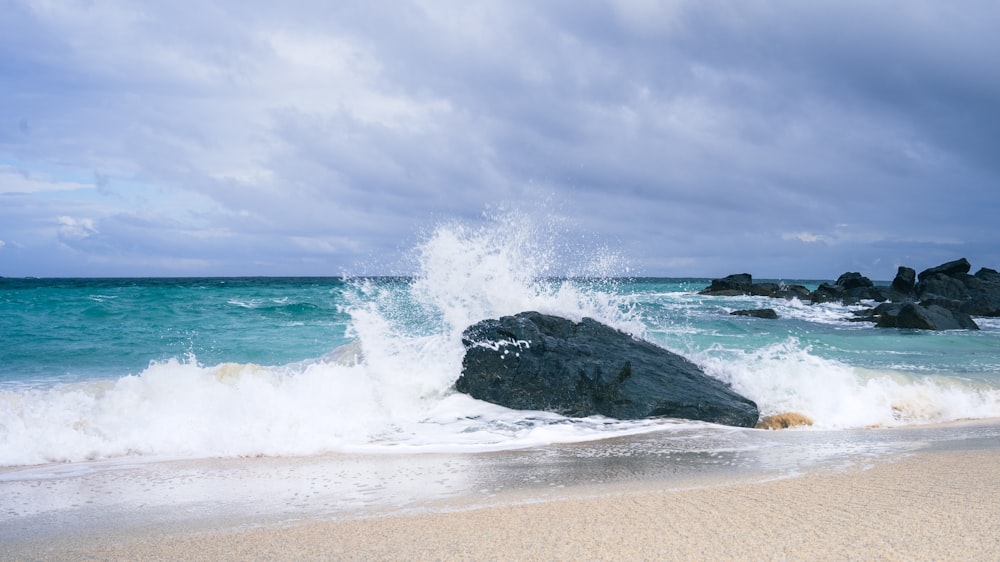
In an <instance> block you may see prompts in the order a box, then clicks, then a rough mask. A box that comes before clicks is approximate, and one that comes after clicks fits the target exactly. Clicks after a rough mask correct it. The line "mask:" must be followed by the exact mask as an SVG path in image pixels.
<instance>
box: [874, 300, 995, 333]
mask: <svg viewBox="0 0 1000 562" xmlns="http://www.w3.org/2000/svg"><path fill="white" fill-rule="evenodd" d="M875 314H876V316H877V317H878V322H877V323H876V324H875V325H876V326H878V327H879V328H910V329H916V330H978V329H979V326H978V325H977V324H976V323H975V321H973V320H972V318H970V317H969V315H968V314H964V313H962V312H955V311H952V310H949V309H947V308H945V307H943V306H940V305H937V304H930V305H925V304H923V303H921V304H916V303H912V302H907V303H901V304H899V303H885V304H881V305H879V306H878V307H876V308H875Z"/></svg>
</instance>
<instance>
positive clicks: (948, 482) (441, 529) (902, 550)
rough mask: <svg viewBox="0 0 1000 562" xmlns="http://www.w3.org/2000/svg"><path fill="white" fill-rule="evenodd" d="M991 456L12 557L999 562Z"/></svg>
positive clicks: (635, 488) (569, 495) (93, 539)
mask: <svg viewBox="0 0 1000 562" xmlns="http://www.w3.org/2000/svg"><path fill="white" fill-rule="evenodd" d="M997 482H1000V454H998V450H997V447H996V445H995V444H993V443H991V442H987V441H984V440H968V441H967V442H951V443H947V444H946V445H945V446H940V447H932V448H928V449H922V450H918V451H914V452H907V453H903V454H892V455H887V456H884V457H879V458H876V459H873V460H872V462H871V463H870V464H865V463H855V464H852V465H851V466H843V467H822V468H817V469H813V470H810V471H808V472H807V473H805V474H803V475H800V476H795V477H790V478H781V479H773V480H767V481H747V480H735V481H730V482H722V481H720V482H717V483H715V484H710V485H704V486H699V487H696V488H693V489H676V488H671V489H664V487H663V486H660V485H658V484H657V483H655V482H639V483H634V482H633V483H624V484H615V483H612V484H608V485H605V486H594V487H585V488H580V489H576V488H567V489H565V490H564V491H563V492H560V493H558V494H556V495H554V496H552V495H550V496H548V497H547V498H546V499H544V500H537V499H536V500H532V501H527V502H526V501H523V500H521V502H520V503H518V501H516V500H514V499H512V498H506V499H505V498H503V497H500V498H497V499H496V500H495V502H494V503H493V504H492V505H486V506H483V507H473V508H468V507H467V508H462V509H455V510H440V509H437V510H435V511H430V512H426V513H416V514H413V513H410V514H391V515H385V516H376V517H367V518H360V519H337V520H315V521H309V520H306V521H299V522H296V523H292V524H283V525H269V526H264V527H261V528H242V529H238V530H221V531H220V530H187V531H176V530H175V531H168V530H165V529H156V528H154V529H150V530H149V531H148V532H137V533H131V534H128V535H126V536H75V537H64V538H56V539H54V540H52V539H49V540H46V541H44V543H41V544H31V543H24V544H20V545H17V547H16V549H15V550H14V551H8V552H7V553H5V554H4V555H3V556H2V557H0V558H3V559H5V560H6V559H11V560H307V559H308V560H720V559H748V560H786V559H787V560H792V559H800V560H875V559H877V560H963V561H969V560H1000V508H998V506H1000V486H997Z"/></svg>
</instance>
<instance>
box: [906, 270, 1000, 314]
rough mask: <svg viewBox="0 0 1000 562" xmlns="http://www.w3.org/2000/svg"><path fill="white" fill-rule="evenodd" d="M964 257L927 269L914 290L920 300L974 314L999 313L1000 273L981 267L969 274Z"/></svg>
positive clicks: (922, 273) (955, 310)
mask: <svg viewBox="0 0 1000 562" xmlns="http://www.w3.org/2000/svg"><path fill="white" fill-rule="evenodd" d="M970 269H971V266H970V264H969V262H968V260H966V259H965V258H961V259H958V260H955V261H951V262H948V263H945V264H942V265H939V266H937V267H932V268H929V269H925V270H924V271H922V272H920V275H919V276H918V279H919V281H918V282H917V284H916V287H915V294H916V296H917V298H918V299H919V300H920V302H921V303H934V304H937V305H938V306H943V307H945V308H948V309H949V310H952V311H954V312H960V313H964V314H969V315H972V316H992V317H997V316H1000V273H997V272H996V271H995V270H993V269H989V268H985V267H984V268H982V269H980V270H979V271H977V272H976V274H975V275H970V274H969V270H970Z"/></svg>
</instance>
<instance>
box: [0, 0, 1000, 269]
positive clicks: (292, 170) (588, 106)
mask: <svg viewBox="0 0 1000 562" xmlns="http://www.w3.org/2000/svg"><path fill="white" fill-rule="evenodd" d="M0 12H2V13H3V16H2V17H0V276H7V277H20V276H39V277H50V276H54V277H72V276H84V277H92V276H98V277H109V276H203V275H276V276H283V275H341V274H372V275H374V274H407V273H410V272H411V271H408V268H412V263H413V262H412V259H411V258H412V253H413V250H412V249H413V248H414V247H416V246H417V245H419V244H420V243H421V241H422V240H426V238H427V236H428V233H429V232H432V231H433V230H434V229H435V228H436V227H438V226H439V225H442V224H451V223H455V222H458V223H461V224H467V225H485V227H486V228H503V224H504V223H502V221H501V223H497V224H495V225H493V226H491V222H490V221H491V219H490V217H491V216H493V215H492V214H491V213H495V212H496V210H497V209H519V210H520V212H524V213H526V214H529V215H531V216H532V217H533V218H532V220H534V221H537V222H541V223H552V224H559V225H560V226H559V232H560V234H559V236H560V239H561V240H562V242H560V243H566V241H567V240H568V241H577V242H572V243H574V244H578V245H581V246H588V247H589V246H593V247H594V248H595V250H594V251H595V252H597V251H598V250H596V249H597V248H603V249H604V251H612V252H613V253H614V254H615V255H617V256H619V258H620V261H621V263H623V264H627V265H626V266H623V273H624V272H625V271H627V272H628V273H629V274H631V275H650V276H674V277H682V276H684V277H686V276H691V277H720V276H723V275H727V274H730V273H739V272H748V273H752V274H753V275H754V276H755V277H757V278H797V279H804V278H805V279H832V278H836V277H837V276H838V275H839V274H841V273H843V272H845V271H858V272H861V273H863V274H864V275H867V276H869V277H871V278H872V279H883V280H889V279H892V277H893V276H894V275H895V272H896V269H897V267H898V266H900V265H905V266H909V267H913V268H915V269H916V270H917V271H920V270H922V269H924V268H927V267H931V266H935V265H938V264H940V263H943V262H946V261H950V260H953V259H957V258H960V257H965V258H967V259H968V260H969V261H970V262H972V265H973V271H975V270H977V269H978V268H979V267H990V268H993V269H1000V220H998V219H997V210H998V209H1000V64H997V62H996V54H997V53H1000V34H998V33H997V31H996V30H997V29H1000V3H997V2H995V1H993V0H986V1H980V0H969V1H966V2H941V1H938V0H935V1H928V0H900V1H894V0H885V1H875V2H873V1H870V0H858V1H856V0H835V1H827V0H815V1H810V2H801V1H797V0H787V1H768V0H759V1H751V2H731V1H726V2H723V1H715V0H695V1H690V2H688V1H683V0H677V1H664V2H656V1H652V0H608V1H596V0H595V1H587V0H583V1H580V0H564V1H545V0H540V1H531V2H511V1H507V0H503V1H491V0H481V1H476V2H467V1H464V0H427V1H407V0H401V1H395V0H393V1H387V0H364V1H353V0H344V1H338V2H329V1H327V0H288V1H285V2H280V3H278V2H271V1H266V2H261V1H258V0H239V1H236V0H232V1H229V0H220V1H215V2H199V3H191V4H189V5H185V3H178V2H175V1H173V0H144V1H142V2H134V1H133V2H129V1H123V0H0ZM587 251H589V250H588V248H583V249H581V248H576V250H575V251H574V252H570V253H572V254H573V255H577V256H578V255H581V254H586V253H587ZM408 255H409V257H408ZM574 259H576V258H574Z"/></svg>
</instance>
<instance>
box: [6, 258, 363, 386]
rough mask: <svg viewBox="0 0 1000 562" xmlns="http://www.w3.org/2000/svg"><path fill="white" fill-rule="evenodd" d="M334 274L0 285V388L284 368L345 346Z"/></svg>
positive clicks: (340, 296) (338, 283) (343, 317)
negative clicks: (225, 368)
mask: <svg viewBox="0 0 1000 562" xmlns="http://www.w3.org/2000/svg"><path fill="white" fill-rule="evenodd" d="M343 291H344V283H343V282H342V281H341V280H340V279H339V278H267V279H261V278H224V279H222V278H215V279H0V334H2V335H3V338H4V345H3V347H2V348H0V384H6V385H25V384H31V385H43V386H44V385H46V384H51V383H52V382H56V381H62V382H68V381H74V380H80V379H90V378H99V377H120V376H123V375H127V374H137V373H140V372H142V370H143V369H145V368H146V367H148V366H149V364H150V362H152V361H166V360H168V359H170V358H183V357H186V356H194V357H197V358H198V360H199V361H201V362H203V363H206V364H218V363H224V362H227V361H237V362H241V363H260V364H265V365H282V364H285V363H290V362H293V361H299V360H302V359H306V358H311V357H318V356H320V355H322V354H324V353H326V352H327V351H329V350H330V349H332V348H333V347H335V346H337V345H341V344H343V343H346V338H345V335H344V333H345V329H346V326H347V322H348V317H347V315H346V314H345V313H343V312H342V311H341V307H342V306H343V305H344V297H343Z"/></svg>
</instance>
